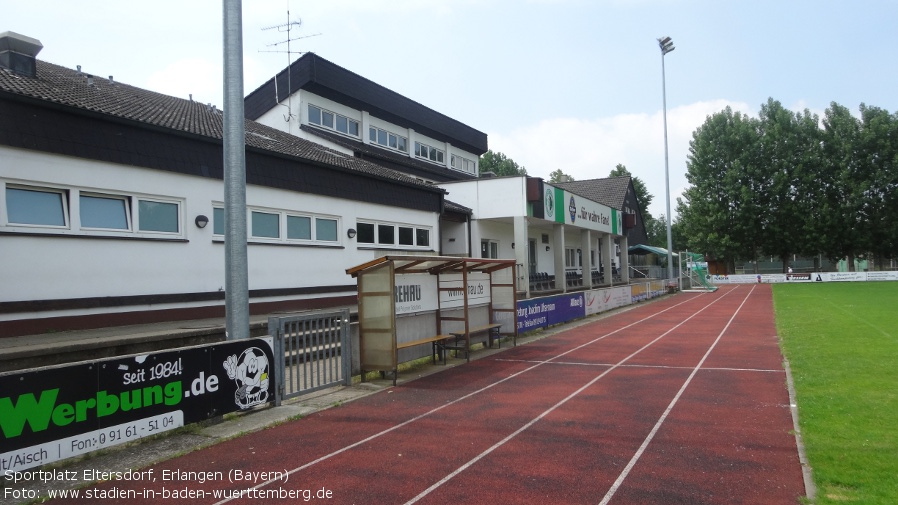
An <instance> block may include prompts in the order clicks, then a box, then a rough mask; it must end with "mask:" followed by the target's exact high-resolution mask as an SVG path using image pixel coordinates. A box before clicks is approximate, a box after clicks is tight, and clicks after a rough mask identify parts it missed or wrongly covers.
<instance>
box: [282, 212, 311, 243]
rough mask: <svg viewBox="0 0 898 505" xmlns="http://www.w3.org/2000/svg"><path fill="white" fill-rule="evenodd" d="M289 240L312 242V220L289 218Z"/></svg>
mask: <svg viewBox="0 0 898 505" xmlns="http://www.w3.org/2000/svg"><path fill="white" fill-rule="evenodd" d="M287 238H288V239H293V240H312V218H310V217H306V216H287Z"/></svg>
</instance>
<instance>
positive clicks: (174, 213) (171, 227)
mask: <svg viewBox="0 0 898 505" xmlns="http://www.w3.org/2000/svg"><path fill="white" fill-rule="evenodd" d="M180 222H181V217H180V215H179V212H178V204H177V203H172V202H156V201H153V200H138V201H137V229H138V230H139V231H156V232H166V233H178V232H179V231H180Z"/></svg>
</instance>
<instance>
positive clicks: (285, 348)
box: [268, 309, 352, 405]
mask: <svg viewBox="0 0 898 505" xmlns="http://www.w3.org/2000/svg"><path fill="white" fill-rule="evenodd" d="M268 334H269V335H271V336H272V337H274V353H275V373H276V374H277V379H278V394H277V395H276V399H275V405H280V404H281V402H282V401H283V400H286V399H289V398H293V397H296V396H300V395H302V394H306V393H310V392H312V391H316V390H319V389H324V388H327V387H331V386H335V385H338V384H343V385H346V386H348V385H350V384H351V381H352V351H351V344H350V336H349V335H350V333H349V309H341V310H338V311H327V312H309V313H304V314H299V315H292V316H272V317H269V318H268ZM279 357H281V359H279Z"/></svg>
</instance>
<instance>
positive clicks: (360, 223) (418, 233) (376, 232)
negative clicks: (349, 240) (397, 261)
mask: <svg viewBox="0 0 898 505" xmlns="http://www.w3.org/2000/svg"><path fill="white" fill-rule="evenodd" d="M355 227H356V243H357V244H359V245H360V246H363V247H374V248H380V249H412V250H430V249H431V245H430V243H431V236H432V232H433V227H431V226H426V225H416V224H409V223H398V222H392V221H373V220H356V223H355ZM363 227H371V229H372V230H373V235H372V241H370V242H368V241H366V239H365V238H364V236H365V234H366V233H367V232H363V231H362V228H363ZM381 228H390V229H392V235H393V241H392V242H384V241H383V240H384V238H382V237H381ZM402 229H407V230H410V232H411V238H412V241H413V243H412V244H403V243H401V242H400V234H401V230H402ZM422 234H423V235H424V236H425V237H426V238H427V240H426V242H427V243H426V244H422V243H421V242H422V241H421V240H420V239H421V237H422Z"/></svg>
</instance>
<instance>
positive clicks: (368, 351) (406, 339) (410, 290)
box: [346, 256, 518, 377]
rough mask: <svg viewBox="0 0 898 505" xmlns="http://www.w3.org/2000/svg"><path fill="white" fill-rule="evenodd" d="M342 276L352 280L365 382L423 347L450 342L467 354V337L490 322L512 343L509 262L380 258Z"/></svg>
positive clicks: (512, 276) (513, 310)
mask: <svg viewBox="0 0 898 505" xmlns="http://www.w3.org/2000/svg"><path fill="white" fill-rule="evenodd" d="M346 273H347V274H349V275H351V276H353V277H355V278H357V280H358V300H359V312H358V314H359V362H360V367H361V369H362V374H363V377H364V373H365V372H366V371H378V370H379V371H391V370H392V371H395V370H397V367H398V364H399V363H400V362H406V361H411V360H413V359H417V358H420V357H424V356H427V352H425V351H427V350H429V346H424V345H423V344H430V343H432V342H434V341H439V340H446V339H448V338H450V337H455V338H456V339H457V343H458V345H459V346H461V345H464V350H465V351H466V352H470V347H471V336H472V334H475V333H477V332H478V330H479V329H482V328H484V327H486V326H490V325H492V326H496V325H500V326H499V327H498V335H499V336H500V337H512V338H513V341H514V343H515V345H517V335H518V328H517V318H516V308H517V292H516V290H515V282H514V281H515V275H516V265H515V260H513V259H476V258H466V257H465V258H462V257H448V256H384V257H381V258H378V259H375V260H372V261H369V262H367V263H364V264H362V265H358V266H356V267H353V268H349V269H347V270H346ZM494 329H495V328H494ZM500 345H501V344H500ZM434 350H435V347H434ZM432 355H433V353H431V356H432Z"/></svg>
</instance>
